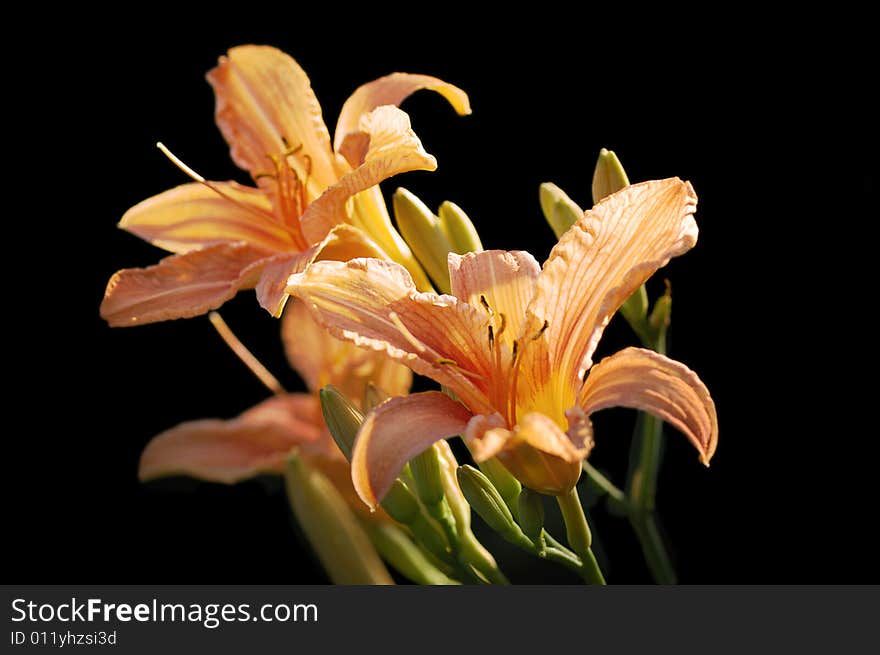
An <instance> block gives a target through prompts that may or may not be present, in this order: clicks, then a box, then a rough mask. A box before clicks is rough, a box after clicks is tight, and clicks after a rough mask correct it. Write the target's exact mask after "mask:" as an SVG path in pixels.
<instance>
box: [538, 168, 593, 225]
mask: <svg viewBox="0 0 880 655" xmlns="http://www.w3.org/2000/svg"><path fill="white" fill-rule="evenodd" d="M539 197H540V200H541V211H543V212H544V218H545V219H547V222H548V223H549V224H550V227H551V228H553V233H554V234H555V235H556V238H557V239H558V238H559V237H561V236H562V235H563V234H565V232H566V230H568V228H570V227H571V226H572V225H574V224H575V223H577V222H578V221H579V220H580V219H581V218H583V215H584V210H583V209H581V208H580V207H579V206H578V204H577V203H576V202H575V201H574V200H572V199H571V198H569V197H568V195H567V194H566V193H565V191H563V190H562V189H560V188H559V187H558V186H556V185H555V184H553V183H552V182H544V184H542V185H541V188H540V193H539Z"/></svg>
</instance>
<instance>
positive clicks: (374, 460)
mask: <svg viewBox="0 0 880 655" xmlns="http://www.w3.org/2000/svg"><path fill="white" fill-rule="evenodd" d="M470 417H471V413H470V412H469V411H468V410H467V409H466V408H465V407H464V406H463V405H461V403H458V402H456V401H454V400H452V399H451V398H450V397H449V396H447V395H445V394H442V393H440V392H438V391H428V392H426V393H417V394H413V395H411V396H402V397H400V398H391V399H389V400H386V401H385V402H384V403H382V404H381V405H379V406H378V407H376V409H374V410H373V411H372V412H370V414H368V415H367V418H366V419H365V420H364V423H363V425H362V426H361V429H360V432H358V437H357V440H356V441H355V444H354V451H353V452H352V458H351V474H352V480H353V482H354V488H355V490H356V491H357V493H358V495H359V496H360V497H361V498H362V499H363V501H364V502H365V503H367V504H368V505H369V506H370V507H375V506H376V505H377V504H378V502H379V501H380V500H381V499H382V497H383V496H384V495H385V493H386V492H387V491H388V489H389V488H390V487H391V484H392V483H393V482H394V480H395V479H396V478H397V476H398V475H399V474H400V471H401V470H402V469H403V467H404V465H405V464H406V463H407V462H408V461H409V460H411V459H412V458H413V457H415V456H416V455H418V454H419V453H421V452H422V451H423V450H425V449H426V448H427V447H428V446H430V445H431V444H432V443H434V442H435V441H439V440H440V439H444V438H446V437H451V436H453V435H456V434H459V433H460V432H462V431H463V430H464V429H465V427H466V426H467V422H468V420H469V419H470Z"/></svg>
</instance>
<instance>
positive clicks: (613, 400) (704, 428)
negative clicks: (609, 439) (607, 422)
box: [578, 348, 718, 466]
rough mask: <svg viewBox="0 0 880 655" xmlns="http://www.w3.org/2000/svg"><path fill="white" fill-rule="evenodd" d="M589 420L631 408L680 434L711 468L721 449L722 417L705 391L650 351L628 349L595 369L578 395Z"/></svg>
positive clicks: (691, 376) (684, 368)
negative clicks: (613, 409) (616, 409)
mask: <svg viewBox="0 0 880 655" xmlns="http://www.w3.org/2000/svg"><path fill="white" fill-rule="evenodd" d="M578 402H579V404H580V405H581V407H582V408H583V410H584V412H586V413H587V414H592V413H593V412H597V411H599V410H600V409H605V408H606V407H631V408H633V409H640V410H642V411H644V412H648V413H650V414H654V415H655V416H658V417H659V418H661V419H663V420H664V421H666V422H667V423H669V424H670V425H672V426H674V427H675V428H676V429H678V430H680V431H681V432H682V433H683V434H684V435H685V436H686V437H687V438H688V440H689V441H690V442H691V443H692V444H693V445H694V446H695V447H696V449H697V451H699V453H700V461H702V462H703V463H704V464H706V465H707V466H708V464H709V460H710V459H712V455H713V454H714V453H715V448H716V447H717V446H718V416H717V415H716V413H715V403H714V402H713V401H712V397H711V396H710V395H709V390H708V389H707V388H706V385H704V384H703V383H702V381H700V378H699V377H697V374H696V373H694V372H693V371H692V370H690V369H689V368H688V367H687V366H685V365H684V364H681V363H679V362H676V361H673V360H671V359H669V358H668V357H664V356H663V355H660V354H658V353H655V352H653V351H651V350H644V349H642V348H627V349H625V350H621V351H620V352H618V353H615V354H614V355H612V356H610V357H606V358H605V359H603V360H602V361H601V362H599V363H598V364H596V365H595V366H594V367H593V368H592V369H591V370H590V374H589V375H588V376H587V379H586V382H584V386H583V387H582V388H581V391H580V394H579V395H578Z"/></svg>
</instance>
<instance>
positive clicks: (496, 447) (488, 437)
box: [461, 412, 511, 462]
mask: <svg viewBox="0 0 880 655" xmlns="http://www.w3.org/2000/svg"><path fill="white" fill-rule="evenodd" d="M510 435H511V432H510V430H508V429H507V424H506V423H505V421H504V418H503V417H502V416H501V414H499V413H497V412H496V413H495V414H492V415H489V416H487V415H485V414H477V415H475V416H474V417H473V418H472V419H471V420H470V421H468V424H467V428H465V431H464V432H463V433H462V435H461V436H462V438H463V439H464V442H465V443H466V444H467V447H468V450H470V451H471V455H473V457H474V461H476V462H485V461H486V460H487V459H490V458H492V457H495V455H497V454H498V451H500V450H501V449H502V448H503V447H504V444H506V443H507V440H508V439H509V438H510Z"/></svg>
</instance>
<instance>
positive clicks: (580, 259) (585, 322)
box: [526, 178, 697, 389]
mask: <svg viewBox="0 0 880 655" xmlns="http://www.w3.org/2000/svg"><path fill="white" fill-rule="evenodd" d="M696 204H697V197H696V195H695V194H694V190H693V188H692V187H691V185H690V184H689V183H687V182H682V181H681V180H679V179H678V178H670V179H666V180H656V181H651V182H644V183H642V184H636V185H633V186H629V187H626V188H625V189H622V190H621V191H618V192H617V193H614V194H612V195H610V196H608V197H607V198H606V199H605V200H603V201H602V202H600V203H599V204H597V205H596V206H595V207H593V209H591V210H589V211H587V212H586V214H585V215H584V218H582V219H581V220H580V221H579V222H578V223H576V224H575V225H573V226H572V227H571V229H569V230H568V231H567V232H566V233H565V234H564V235H563V236H562V238H561V239H560V240H559V243H558V244H557V245H556V247H554V248H553V251H552V252H551V253H550V257H549V259H548V260H547V262H546V263H545V264H544V269H543V271H542V272H541V275H540V276H539V278H538V284H537V291H536V293H535V297H534V300H533V301H532V304H531V305H530V306H529V310H528V321H527V325H526V332H527V333H529V332H535V333H537V332H538V331H539V330H541V329H542V327H543V326H545V325H546V328H545V335H544V336H545V337H546V344H547V347H548V354H549V360H550V362H551V364H552V366H551V368H552V369H553V370H554V374H556V375H559V376H560V380H561V384H565V385H570V386H571V387H572V388H575V389H576V388H577V387H578V386H579V385H580V380H581V379H582V377H583V374H584V372H585V371H586V370H587V369H588V368H589V367H590V364H591V357H592V354H593V351H594V350H595V347H596V343H597V342H598V340H599V338H600V336H601V335H602V331H603V330H604V329H605V326H606V325H607V323H608V321H609V320H610V318H611V316H613V315H614V313H615V312H616V311H617V309H618V307H620V305H621V304H622V303H623V301H624V300H626V299H627V298H628V297H629V295H630V294H631V293H632V292H633V291H635V290H636V289H637V288H638V287H639V286H640V285H641V284H642V283H643V282H644V281H645V280H647V279H648V278H649V277H650V276H651V275H652V274H653V273H654V271H656V270H657V269H658V268H660V267H661V266H664V265H665V264H666V263H667V262H668V261H669V259H670V258H671V257H674V256H676V255H680V254H682V253H683V252H685V251H687V250H689V249H690V248H691V247H693V245H694V244H695V243H696V239H697V225H696V222H695V221H694V218H693V214H694V211H695V208H696ZM534 350H538V349H534Z"/></svg>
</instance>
